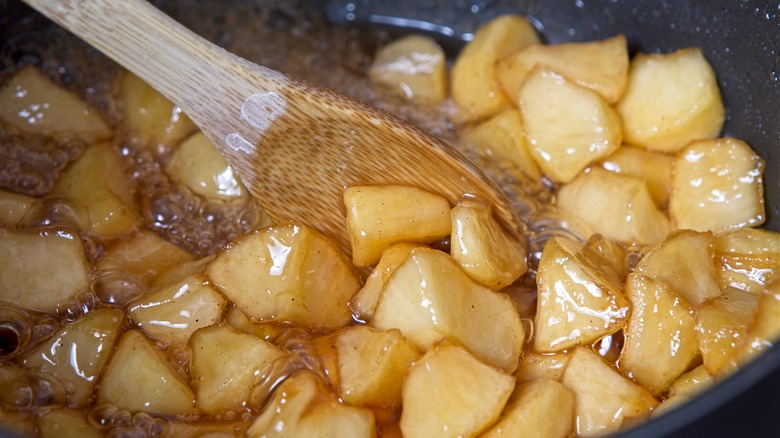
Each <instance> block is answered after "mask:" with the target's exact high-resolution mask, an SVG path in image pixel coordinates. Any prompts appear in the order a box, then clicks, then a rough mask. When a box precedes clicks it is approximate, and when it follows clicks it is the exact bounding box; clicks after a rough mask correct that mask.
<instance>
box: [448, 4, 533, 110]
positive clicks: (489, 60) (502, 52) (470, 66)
mask: <svg viewBox="0 0 780 438" xmlns="http://www.w3.org/2000/svg"><path fill="white" fill-rule="evenodd" d="M538 43H539V36H538V35H537V34H536V30H535V29H534V27H533V26H532V25H531V23H529V22H528V20H526V19H525V18H524V17H521V16H519V15H502V16H499V17H498V18H496V19H494V20H492V21H490V22H488V23H486V24H484V25H482V26H480V27H479V28H478V29H477V31H476V32H475V33H474V39H473V40H471V41H470V42H469V43H468V44H466V47H464V48H463V50H462V51H461V52H460V54H459V55H458V58H457V59H456V60H455V64H454V65H453V66H452V71H451V72H450V93H451V95H452V99H453V100H454V101H455V103H456V104H457V105H458V106H459V107H460V108H461V110H462V111H463V112H464V114H465V116H466V117H467V118H468V119H470V120H478V119H483V118H485V117H489V116H491V115H493V114H495V113H497V112H499V111H501V110H502V109H504V108H508V107H509V106H510V100H509V99H508V98H507V96H506V95H504V92H503V90H502V89H501V84H500V83H499V82H498V78H497V77H496V61H498V60H499V59H501V58H503V57H505V56H507V55H509V54H510V53H513V52H515V51H517V50H520V49H522V48H523V47H526V46H528V45H530V44H538Z"/></svg>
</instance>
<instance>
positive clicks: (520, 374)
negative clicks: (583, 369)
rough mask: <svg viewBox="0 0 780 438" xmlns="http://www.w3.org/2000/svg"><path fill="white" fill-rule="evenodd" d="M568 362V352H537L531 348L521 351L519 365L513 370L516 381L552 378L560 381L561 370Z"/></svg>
mask: <svg viewBox="0 0 780 438" xmlns="http://www.w3.org/2000/svg"><path fill="white" fill-rule="evenodd" d="M568 363H569V353H568V352H563V353H545V354H542V353H537V352H535V351H533V350H526V351H525V352H523V357H522V358H521V359H520V365H518V366H517V369H516V370H515V372H514V375H515V377H516V378H517V381H518V382H527V381H531V380H540V379H552V380H556V381H559V382H560V381H561V377H562V376H563V370H564V369H566V364H568Z"/></svg>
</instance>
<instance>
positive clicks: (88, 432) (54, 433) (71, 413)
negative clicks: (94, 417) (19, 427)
mask: <svg viewBox="0 0 780 438" xmlns="http://www.w3.org/2000/svg"><path fill="white" fill-rule="evenodd" d="M37 436H40V437H42V438H76V437H78V438H100V437H102V436H103V433H102V431H100V430H99V429H97V428H95V427H93V426H92V425H91V424H89V421H88V420H87V417H85V416H84V413H83V412H81V411H77V410H74V409H54V410H51V411H48V412H46V413H45V414H43V416H41V417H40V418H39V419H38V435H37Z"/></svg>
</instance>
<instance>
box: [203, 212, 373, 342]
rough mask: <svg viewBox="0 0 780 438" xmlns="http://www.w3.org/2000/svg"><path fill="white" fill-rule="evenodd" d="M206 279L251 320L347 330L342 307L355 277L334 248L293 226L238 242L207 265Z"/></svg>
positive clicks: (345, 308)
mask: <svg viewBox="0 0 780 438" xmlns="http://www.w3.org/2000/svg"><path fill="white" fill-rule="evenodd" d="M206 275H207V276H208V278H209V280H210V281H211V282H212V283H213V284H214V285H215V286H216V287H217V289H218V290H219V291H221V292H222V293H223V294H224V295H225V296H227V297H228V299H230V301H232V302H233V303H235V304H236V305H237V306H238V307H239V308H240V309H241V310H242V311H243V312H244V313H246V314H247V315H248V316H249V317H251V318H254V319H257V320H260V321H270V320H276V321H287V322H291V323H295V324H300V325H302V326H305V327H313V328H331V329H333V328H339V327H343V326H345V325H347V324H348V323H349V322H350V321H351V320H352V314H351V312H350V310H349V307H348V306H347V303H348V302H349V300H350V299H351V298H352V297H353V296H354V295H355V294H356V293H357V292H358V290H359V289H360V278H359V277H358V276H357V274H356V273H355V270H354V269H353V267H352V266H350V264H349V260H348V259H347V257H346V256H345V255H344V254H343V253H342V252H341V250H339V248H338V247H337V246H336V244H335V243H334V242H333V241H331V240H330V239H328V238H327V237H325V236H323V235H322V234H320V233H318V232H316V231H314V230H313V229H311V228H308V227H305V226H302V225H295V224H281V225H276V226H272V227H268V228H265V229H261V230H255V231H253V232H250V233H249V234H245V235H243V236H241V237H239V238H238V239H236V240H234V241H233V242H231V243H230V244H229V245H227V247H225V248H224V249H223V250H222V251H220V252H219V253H218V254H217V257H216V258H215V259H214V261H212V262H211V263H209V264H208V266H207V267H206Z"/></svg>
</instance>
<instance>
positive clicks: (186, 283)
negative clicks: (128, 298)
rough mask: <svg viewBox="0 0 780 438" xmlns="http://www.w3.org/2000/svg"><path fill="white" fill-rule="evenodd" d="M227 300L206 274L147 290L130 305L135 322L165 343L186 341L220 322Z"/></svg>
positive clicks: (176, 343) (151, 335) (172, 343)
mask: <svg viewBox="0 0 780 438" xmlns="http://www.w3.org/2000/svg"><path fill="white" fill-rule="evenodd" d="M225 305H226V300H225V297H223V296H222V294H220V293H219V292H217V291H216V290H215V289H214V287H213V286H211V285H210V284H209V283H208V280H207V279H206V276H205V275H203V274H199V273H198V274H194V275H191V276H188V277H186V278H184V279H183V280H180V281H179V282H176V283H173V284H170V285H166V286H162V287H160V288H158V289H155V290H152V291H150V292H147V293H145V294H144V295H142V296H141V297H140V298H138V299H136V300H134V301H132V302H131V303H129V304H128V305H127V311H128V313H129V314H130V317H131V318H132V320H133V322H134V323H135V324H136V325H137V326H138V327H139V328H140V329H141V330H142V331H143V332H144V333H145V334H146V335H147V336H149V337H150V338H152V339H154V340H155V341H157V342H160V343H162V344H163V345H166V346H170V345H182V344H184V343H185V342H187V340H188V339H189V338H190V336H191V335H192V333H193V332H195V330H198V329H199V328H201V327H207V326H210V325H213V324H216V323H218V322H219V320H220V318H222V313H223V312H224V310H225Z"/></svg>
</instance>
